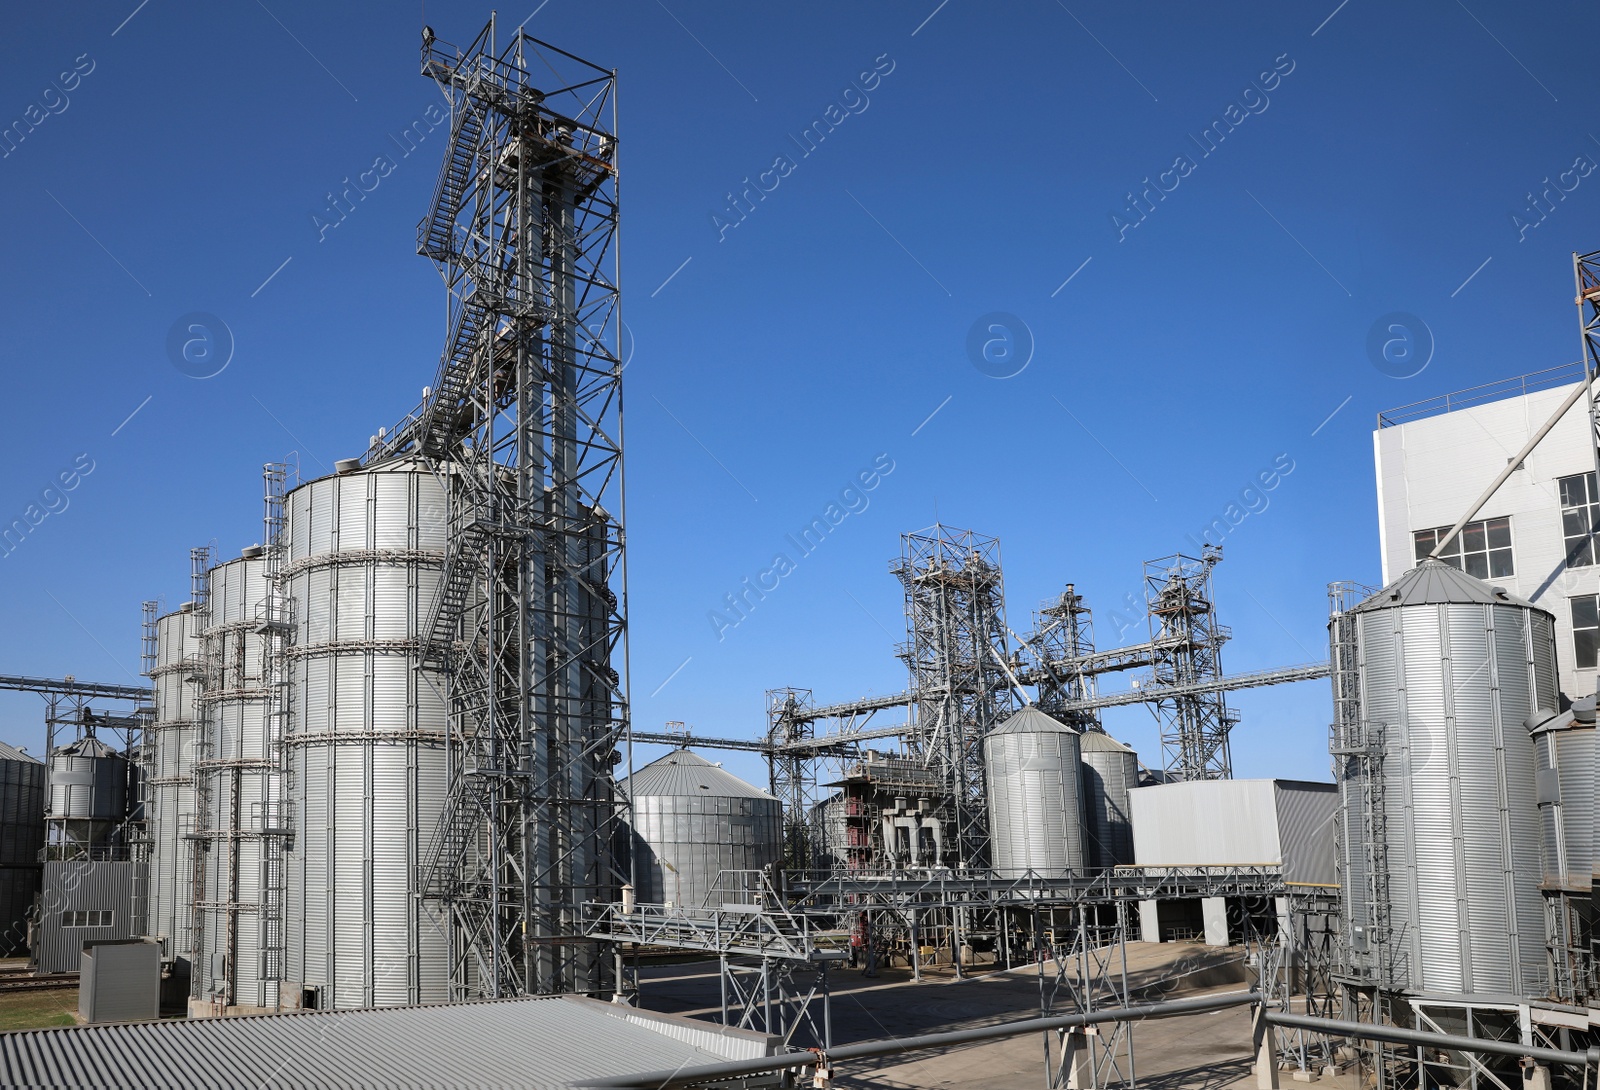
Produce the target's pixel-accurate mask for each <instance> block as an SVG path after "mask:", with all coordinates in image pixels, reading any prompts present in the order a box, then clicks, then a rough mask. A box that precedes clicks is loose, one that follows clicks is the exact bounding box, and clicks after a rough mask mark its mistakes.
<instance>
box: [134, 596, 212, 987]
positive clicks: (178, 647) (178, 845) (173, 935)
mask: <svg viewBox="0 0 1600 1090" xmlns="http://www.w3.org/2000/svg"><path fill="white" fill-rule="evenodd" d="M200 671H201V661H200V628H199V624H198V619H197V615H196V614H195V613H194V611H193V610H192V609H191V608H190V607H189V606H187V605H186V606H184V607H183V608H182V609H179V610H176V611H174V612H172V613H168V614H166V615H165V616H162V617H159V618H157V619H156V667H155V669H154V670H152V671H151V673H150V680H151V684H152V686H153V687H154V689H155V706H154V707H155V715H154V717H153V718H152V719H151V721H150V727H149V732H148V734H147V735H146V742H145V750H146V752H145V760H146V768H147V770H148V777H147V779H146V780H145V791H146V797H147V798H148V800H149V802H148V808H147V811H146V818H147V820H148V822H149V825H148V830H149V837H150V876H149V882H150V886H149V923H148V929H149V934H150V937H151V938H153V939H156V940H157V941H158V942H160V943H161V954H162V957H163V958H170V959H175V960H177V961H180V962H182V963H184V964H188V961H189V956H190V954H191V950H190V939H191V935H190V930H189V909H190V905H191V904H192V903H193V901H194V869H193V860H192V857H191V855H190V851H191V848H192V845H193V841H191V840H190V839H189V836H190V834H192V833H193V832H194V830H195V804H194V800H195V794H194V761H195V739H196V737H197V735H198V733H199V730H200V725H201V719H200V711H199V707H198V705H197V703H196V696H197V690H198V688H199V681H200Z"/></svg>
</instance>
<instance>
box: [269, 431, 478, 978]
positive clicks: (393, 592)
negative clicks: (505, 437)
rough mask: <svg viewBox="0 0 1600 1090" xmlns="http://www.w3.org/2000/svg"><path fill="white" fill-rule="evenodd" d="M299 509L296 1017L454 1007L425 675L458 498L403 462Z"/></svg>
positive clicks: (293, 735)
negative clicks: (437, 855) (423, 884)
mask: <svg viewBox="0 0 1600 1090" xmlns="http://www.w3.org/2000/svg"><path fill="white" fill-rule="evenodd" d="M286 506H287V518H288V542H289V556H288V562H287V564H286V567H285V569H284V570H285V575H286V577H287V579H288V591H289V596H290V598H291V600H292V601H293V609H294V638H293V646H292V648H291V650H290V653H289V658H290V668H289V675H290V678H291V679H292V684H291V692H292V696H291V700H290V727H289V733H288V735H287V738H286V741H287V744H288V752H289V767H290V768H291V770H292V776H291V789H290V797H291V799H292V822H293V826H294V841H293V844H294V847H293V850H292V851H290V852H289V853H288V856H287V862H288V896H287V898H286V920H287V927H288V942H287V953H288V962H287V965H286V968H285V981H286V985H285V996H284V998H285V1002H286V1003H289V1004H291V1005H293V1004H296V1003H300V1004H303V1005H307V1006H313V1005H314V1006H316V1007H319V1008H322V1009H334V1008H354V1007H372V1006H398V1005H405V1004H415V1003H440V1002H445V1001H447V1000H448V999H449V998H450V992H449V984H450V964H449V948H448V945H447V944H446V941H445V937H444V933H443V927H442V924H441V923H440V922H438V921H435V920H432V919H430V918H429V916H428V910H427V909H426V908H425V907H424V905H423V903H422V901H421V899H420V897H419V896H418V894H419V886H418V874H419V872H420V871H421V870H422V869H423V868H424V865H425V864H426V862H427V860H426V852H427V849H428V847H429V844H430V841H431V838H432V836H433V834H434V830H435V828H436V826H437V825H438V822H439V815H440V814H441V812H442V811H443V809H444V804H445V798H446V791H447V789H448V768H447V764H446V753H445V732H446V729H447V726H448V716H449V707H448V705H447V704H446V703H445V701H444V700H443V699H442V697H441V696H440V695H439V689H442V688H443V685H444V682H443V680H442V679H440V680H439V681H438V683H437V684H438V687H439V688H438V689H436V688H435V686H434V685H430V684H429V683H428V681H427V680H426V679H425V678H424V676H423V675H422V673H421V669H420V663H421V660H422V653H423V637H424V635H425V633H424V631H423V630H424V626H425V625H426V623H427V620H428V617H429V614H430V611H431V609H432V606H433V601H434V597H435V595H436V592H437V589H438V585H439V579H440V574H441V570H442V567H443V563H444V550H445V542H446V532H447V525H446V514H447V504H446V496H445V492H444V490H443V488H442V487H441V486H440V484H439V481H438V479H437V478H436V477H435V476H434V475H433V474H432V473H430V472H429V471H428V470H427V469H426V468H425V467H424V466H423V465H421V464H420V463H419V462H416V461H413V460H398V461H392V462H387V463H384V464H383V465H381V466H377V467H374V468H371V469H366V470H360V471H351V472H345V473H340V474H335V475H333V476H330V477H323V478H321V479H319V480H315V481H311V482H308V483H307V484H304V485H302V486H300V487H299V488H297V489H295V490H294V491H293V492H291V493H290V494H289V495H288V497H287V505H286ZM291 993H292V994H291Z"/></svg>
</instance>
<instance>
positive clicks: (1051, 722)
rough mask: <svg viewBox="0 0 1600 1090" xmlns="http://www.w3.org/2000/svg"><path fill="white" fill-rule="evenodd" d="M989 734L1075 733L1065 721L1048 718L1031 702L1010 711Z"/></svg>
mask: <svg viewBox="0 0 1600 1090" xmlns="http://www.w3.org/2000/svg"><path fill="white" fill-rule="evenodd" d="M989 733H990V734H1062V733H1065V734H1076V733H1078V732H1077V731H1075V730H1073V729H1072V728H1071V727H1069V726H1067V725H1066V724H1065V723H1062V722H1060V721H1059V720H1055V719H1052V718H1050V717H1049V716H1048V715H1046V714H1045V713H1044V712H1042V711H1040V710H1039V709H1038V708H1036V707H1034V706H1033V705H1032V704H1029V705H1027V706H1026V707H1023V708H1019V709H1017V710H1016V711H1014V712H1012V713H1011V715H1010V716H1009V717H1008V718H1007V719H1006V721H1005V722H1004V723H1001V724H1000V725H999V726H998V727H995V728H994V729H993V730H991V731H990V732H989Z"/></svg>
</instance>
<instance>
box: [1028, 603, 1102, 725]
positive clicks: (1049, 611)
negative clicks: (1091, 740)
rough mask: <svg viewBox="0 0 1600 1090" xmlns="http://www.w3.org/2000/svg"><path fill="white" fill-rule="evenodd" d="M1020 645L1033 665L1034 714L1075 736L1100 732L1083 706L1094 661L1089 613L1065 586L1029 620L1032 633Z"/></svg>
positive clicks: (1091, 693) (1091, 687)
mask: <svg viewBox="0 0 1600 1090" xmlns="http://www.w3.org/2000/svg"><path fill="white" fill-rule="evenodd" d="M1023 643H1024V646H1026V647H1028V648H1030V649H1031V650H1032V651H1033V652H1034V654H1035V656H1036V657H1037V661H1038V664H1039V675H1040V676H1039V680H1038V686H1039V700H1038V704H1039V710H1040V711H1043V712H1047V713H1049V714H1050V715H1052V716H1054V717H1055V718H1056V719H1058V720H1060V721H1061V722H1063V723H1065V724H1066V725H1067V726H1069V727H1072V728H1073V729H1075V730H1079V731H1089V730H1094V731H1098V730H1103V728H1102V727H1101V725H1100V716H1099V714H1098V712H1097V711H1096V709H1095V708H1093V707H1092V706H1089V702H1090V701H1092V700H1093V699H1094V697H1095V675H1094V674H1093V673H1092V672H1091V671H1089V670H1086V669H1085V668H1084V667H1085V663H1086V661H1087V660H1089V659H1091V658H1092V657H1093V655H1094V620H1093V613H1092V611H1091V610H1090V609H1089V607H1088V605H1086V604H1085V603H1084V598H1083V595H1081V594H1079V593H1078V590H1077V587H1075V586H1074V585H1073V584H1071V583H1068V584H1067V587H1066V589H1065V590H1064V591H1062V592H1061V594H1060V595H1059V596H1058V597H1056V598H1054V599H1053V600H1051V601H1049V602H1046V603H1045V604H1044V605H1043V606H1042V607H1040V609H1039V610H1038V612H1036V613H1035V614H1034V617H1033V633H1032V635H1030V636H1029V637H1028V638H1027V639H1026V640H1025V641H1023ZM1056 663H1061V665H1060V666H1059V667H1058V666H1056V665H1055V664H1056ZM1021 665H1022V663H1021V662H1018V666H1019V667H1020V666H1021Z"/></svg>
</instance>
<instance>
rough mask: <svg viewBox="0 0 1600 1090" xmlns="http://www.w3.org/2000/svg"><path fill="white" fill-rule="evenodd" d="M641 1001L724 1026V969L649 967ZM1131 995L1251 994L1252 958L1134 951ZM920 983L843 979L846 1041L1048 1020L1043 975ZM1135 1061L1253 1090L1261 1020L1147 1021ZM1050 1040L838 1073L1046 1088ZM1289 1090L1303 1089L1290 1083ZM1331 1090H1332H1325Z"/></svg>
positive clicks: (1155, 1075) (839, 993)
mask: <svg viewBox="0 0 1600 1090" xmlns="http://www.w3.org/2000/svg"><path fill="white" fill-rule="evenodd" d="M642 975H643V986H642V992H643V995H642V1001H641V1005H642V1006H644V1007H647V1008H649V1009H652V1010H661V1011H671V1012H675V1013H682V1014H690V1015H694V1016H698V1017H705V1018H708V1019H713V1020H714V1019H715V1018H716V1017H717V1015H718V1012H719V1010H720V999H719V996H720V990H719V981H718V974H717V971H716V965H715V963H714V962H697V963H689V964H681V965H671V966H655V967H647V968H646V969H645V970H644V972H643V974H642ZM1128 975H1129V985H1130V989H1131V990H1132V991H1133V992H1134V993H1135V995H1136V996H1137V997H1140V998H1143V999H1146V1000H1156V999H1161V998H1178V997H1180V996H1192V995H1206V994H1211V993H1215V992H1224V991H1234V990H1238V989H1239V988H1242V987H1244V986H1246V984H1247V982H1248V981H1249V979H1250V976H1249V970H1248V969H1247V968H1246V966H1245V965H1244V964H1243V952H1242V951H1240V950H1212V949H1208V948H1206V947H1203V946H1197V945H1191V944H1180V943H1168V944H1161V945H1155V944H1147V943H1129V944H1128ZM924 978H925V982H924V983H922V984H913V983H911V980H910V973H909V971H908V970H905V969H892V970H885V971H884V972H883V973H882V975H881V976H880V977H878V978H877V979H868V978H866V977H864V976H862V974H861V973H860V972H859V971H856V970H851V969H840V970H838V971H836V972H835V973H834V977H833V989H832V991H833V1028H834V1043H835V1044H836V1045H842V1044H847V1043H850V1042H855V1041H866V1040H877V1039H884V1038H891V1037H905V1036H911V1035H915V1034H921V1033H936V1032H940V1031H943V1030H950V1029H958V1028H962V1027H967V1026H980V1025H989V1024H994V1023H997V1022H1006V1021H1016V1020H1018V1019H1023V1018H1031V1017H1036V1016H1037V1015H1038V1013H1039V977H1038V973H1037V970H1035V969H1034V968H1033V967H1029V968H1026V969H1016V970H1012V971H1010V972H1006V971H1004V970H1001V971H992V970H991V971H981V970H980V972H979V973H978V974H976V975H974V976H972V977H969V978H968V979H965V980H961V981H957V980H955V979H954V978H952V977H951V976H950V975H948V974H947V973H944V974H939V975H934V974H924ZM1132 1040H1133V1062H1134V1067H1135V1070H1136V1073H1137V1075H1138V1080H1139V1083H1140V1085H1141V1086H1144V1087H1147V1088H1149V1090H1178V1088H1180V1087H1182V1088H1195V1090H1222V1088H1224V1087H1231V1086H1233V1085H1235V1084H1240V1085H1248V1086H1253V1085H1254V1080H1253V1078H1252V1077H1251V1075H1250V1061H1249V1058H1248V1057H1249V1052H1250V1021H1249V1015H1248V1013H1247V1011H1246V1009H1244V1008H1240V1009H1237V1010H1227V1011H1218V1012H1214V1013H1210V1014H1196V1015H1187V1016H1184V1017H1181V1018H1171V1019H1165V1020H1160V1021H1151V1022H1145V1023H1141V1024H1139V1025H1138V1026H1136V1027H1134V1028H1133V1032H1132ZM1044 1071H1045V1066H1044V1042H1043V1040H1042V1038H1041V1036H1040V1035H1029V1036H1025V1037H1013V1038H1007V1039H1004V1040H999V1041H990V1042H984V1043H982V1044H976V1045H969V1046H965V1047H960V1048H951V1049H945V1050H941V1051H938V1052H920V1053H915V1054H911V1055H908V1056H905V1057H890V1058H886V1059H882V1060H876V1061H852V1062H850V1063H848V1064H841V1065H840V1066H839V1068H838V1069H837V1070H836V1080H835V1081H836V1083H837V1084H838V1085H840V1086H848V1087H862V1088H866V1087H875V1088H876V1087H882V1088H891V1087H986V1088H994V1090H1011V1088H1023V1087H1026V1088H1028V1090H1034V1088H1036V1087H1040V1086H1043V1085H1045V1082H1044ZM1284 1083H1285V1085H1286V1086H1293V1085H1296V1084H1294V1083H1292V1082H1291V1081H1289V1079H1288V1077H1287V1075H1285V1077H1284ZM1318 1085H1319V1088H1320V1090H1329V1087H1330V1084H1329V1083H1327V1082H1322V1083H1319V1084H1318Z"/></svg>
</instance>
